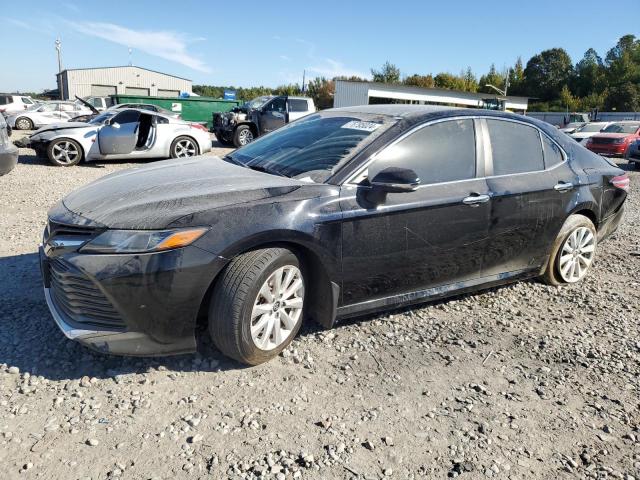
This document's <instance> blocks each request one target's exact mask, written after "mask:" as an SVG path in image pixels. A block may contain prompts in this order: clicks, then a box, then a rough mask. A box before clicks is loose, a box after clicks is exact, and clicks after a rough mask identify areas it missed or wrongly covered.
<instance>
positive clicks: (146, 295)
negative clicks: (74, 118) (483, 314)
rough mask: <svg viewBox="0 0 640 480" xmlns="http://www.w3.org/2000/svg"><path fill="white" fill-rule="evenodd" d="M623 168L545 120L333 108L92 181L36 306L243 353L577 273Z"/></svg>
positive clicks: (50, 233) (87, 338)
mask: <svg viewBox="0 0 640 480" xmlns="http://www.w3.org/2000/svg"><path fill="white" fill-rule="evenodd" d="M628 188H629V178H628V177H627V176H626V175H625V174H624V172H623V171H622V170H620V169H619V168H618V167H616V166H615V164H612V163H610V162H609V161H608V160H606V159H604V158H603V157H600V156H598V155H596V154H593V153H591V152H589V151H588V150H587V149H585V148H584V147H582V146H580V145H579V144H577V143H576V142H575V141H573V140H572V139H570V138H569V137H567V136H566V135H564V134H562V133H559V132H558V131H557V130H556V129H555V128H553V127H552V126H550V125H547V124H546V123H542V122H539V121H536V120H534V119H530V118H527V117H523V116H518V115H514V114H508V113H501V112H490V111H483V110H463V109H460V110H458V109H450V108H441V107H425V106H406V105H395V106H394V105H383V106H363V107H353V108H343V109H333V110H326V111H324V112H321V113H317V114H313V115H310V116H308V117H305V118H303V119H301V120H298V121H296V122H293V123H291V124H290V125H288V126H286V127H284V128H282V129H280V130H277V131H275V132H273V133H271V134H269V135H266V136H264V137H262V138H260V139H259V140H257V141H255V142H253V143H251V144H249V145H247V146H245V147H243V148H241V149H239V150H237V151H235V152H234V153H232V154H230V155H228V156H227V157H225V158H224V159H220V158H216V157H195V158H189V159H184V160H170V161H166V162H160V163H154V164H153V165H149V166H144V167H141V168H135V169H131V170H127V171H123V172H120V173H115V174H112V175H108V176H106V177H103V178H102V179H100V180H98V181H96V182H94V183H92V184H90V185H88V186H86V187H84V188H82V189H80V190H77V191H75V192H74V193H72V194H70V195H68V196H67V197H66V198H64V199H63V200H62V201H61V202H59V203H58V204H57V205H55V206H54V207H53V208H52V209H51V210H50V211H49V219H48V226H47V228H46V231H45V234H44V240H43V247H42V249H41V259H42V271H43V277H44V286H45V294H46V299H47V302H48V304H49V308H50V310H51V312H52V314H53V317H54V319H55V321H56V323H57V324H58V326H59V327H60V328H61V329H62V330H63V332H64V333H65V334H66V335H67V336H68V337H69V338H72V339H75V340H78V341H80V342H82V343H83V344H85V345H87V346H89V347H91V348H93V349H96V350H99V351H102V352H109V353H116V354H126V355H158V354H175V353H183V352H190V351H193V350H194V349H195V347H196V341H195V331H196V324H197V322H198V321H199V320H201V321H205V322H207V324H208V329H209V332H210V334H211V337H212V339H213V341H214V343H215V344H216V346H217V347H218V348H219V349H220V350H221V351H222V352H223V353H225V354H226V355H228V356H230V357H232V358H235V359H237V360H239V361H240V362H244V363H247V364H258V363H261V362H264V361H267V360H269V359H270V358H272V357H274V356H275V355H277V354H278V353H279V352H280V351H282V349H284V348H285V347H286V346H287V345H288V344H289V343H290V342H291V340H292V338H293V337H294V336H295V335H296V332H298V330H299V328H300V325H301V323H302V322H303V321H307V320H310V319H313V320H315V321H317V322H319V323H320V324H321V325H323V326H325V327H327V328H329V327H331V326H333V325H334V323H335V322H336V320H337V319H341V318H345V317H350V316H355V315H360V314H363V313H367V312H374V311H380V310H384V309H389V308H393V307H398V306H404V305H409V304H416V303H420V302H424V301H427V300H431V299H435V298H441V297H446V296H450V295H456V294H460V293H463V292H469V291H474V290H478V289H481V288H487V287H491V286H495V285H499V284H504V283H507V282H512V281H515V280H519V279H525V278H532V277H541V278H542V279H543V280H544V281H546V282H548V283H550V284H552V285H558V284H561V283H575V282H578V281H580V280H581V279H583V278H584V276H585V275H586V274H587V272H588V271H589V269H590V268H591V266H592V264H593V262H594V259H595V257H596V247H597V246H598V245H599V243H600V242H601V241H602V240H604V239H605V238H606V237H607V236H609V235H610V234H611V233H612V232H614V231H615V230H616V228H617V227H618V224H619V223H620V221H621V218H622V214H623V205H624V201H625V199H626V196H627V190H628Z"/></svg>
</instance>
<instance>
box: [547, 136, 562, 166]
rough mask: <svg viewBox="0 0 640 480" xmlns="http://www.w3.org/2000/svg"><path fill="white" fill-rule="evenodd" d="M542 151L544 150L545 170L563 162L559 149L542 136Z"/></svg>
mask: <svg viewBox="0 0 640 480" xmlns="http://www.w3.org/2000/svg"><path fill="white" fill-rule="evenodd" d="M542 149H543V150H544V166H545V168H549V167H553V166H554V165H558V164H559V163H562V162H563V161H564V157H563V156H562V152H561V151H560V147H558V145H556V144H555V143H554V142H552V141H551V139H550V138H549V137H547V136H546V135H542Z"/></svg>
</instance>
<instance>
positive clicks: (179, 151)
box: [170, 135, 199, 158]
mask: <svg viewBox="0 0 640 480" xmlns="http://www.w3.org/2000/svg"><path fill="white" fill-rule="evenodd" d="M198 153H199V149H198V143H197V142H196V141H195V140H194V139H193V138H191V137H187V136H184V135H183V136H180V137H177V138H176V139H175V140H174V141H173V142H171V148H170V154H171V158H186V157H195V156H196V155H198Z"/></svg>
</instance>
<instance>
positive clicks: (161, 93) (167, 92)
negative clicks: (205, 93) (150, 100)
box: [158, 88, 180, 97]
mask: <svg viewBox="0 0 640 480" xmlns="http://www.w3.org/2000/svg"><path fill="white" fill-rule="evenodd" d="M158 96H159V97H179V96H180V90H163V89H161V88H159V89H158Z"/></svg>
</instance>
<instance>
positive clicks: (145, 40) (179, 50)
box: [68, 22, 211, 73]
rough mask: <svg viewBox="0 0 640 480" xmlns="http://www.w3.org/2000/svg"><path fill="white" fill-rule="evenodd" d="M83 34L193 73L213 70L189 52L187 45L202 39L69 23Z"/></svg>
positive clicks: (97, 24)
mask: <svg viewBox="0 0 640 480" xmlns="http://www.w3.org/2000/svg"><path fill="white" fill-rule="evenodd" d="M68 23H69V25H70V26H71V27H72V28H74V29H75V30H77V31H78V32H80V33H83V34H85V35H90V36H92V37H98V38H102V39H103V40H107V41H109V42H113V43H117V44H119V45H124V46H126V47H130V48H133V49H134V50H140V51H141V52H145V53H148V54H149V55H154V56H156V57H160V58H164V59H165V60H170V61H172V62H176V63H179V64H181V65H184V66H186V67H189V68H191V69H193V70H198V71H200V72H205V73H210V72H211V68H210V67H209V66H208V65H207V64H206V63H205V62H203V61H202V60H201V59H199V58H197V57H194V56H193V55H191V54H189V53H188V52H187V45H188V44H189V43H192V42H193V41H200V40H201V39H200V38H198V39H190V38H188V37H187V36H185V35H184V34H182V33H178V32H171V31H149V30H146V31H144V30H141V31H137V30H132V29H130V28H126V27H123V26H120V25H115V24H113V23H102V22H77V23H76V22H68Z"/></svg>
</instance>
